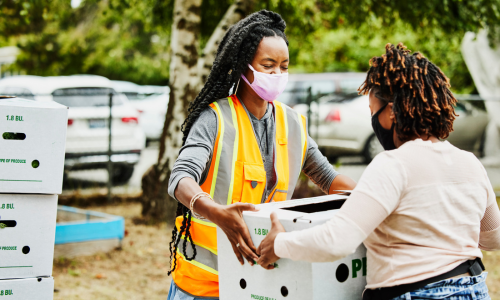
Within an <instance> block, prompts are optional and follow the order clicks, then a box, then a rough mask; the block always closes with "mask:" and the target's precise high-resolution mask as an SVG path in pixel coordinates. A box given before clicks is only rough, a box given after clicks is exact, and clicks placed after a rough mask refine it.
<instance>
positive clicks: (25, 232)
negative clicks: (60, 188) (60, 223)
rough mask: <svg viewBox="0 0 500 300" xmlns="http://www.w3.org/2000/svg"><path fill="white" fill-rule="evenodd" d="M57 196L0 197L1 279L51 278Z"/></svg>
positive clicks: (21, 195)
mask: <svg viewBox="0 0 500 300" xmlns="http://www.w3.org/2000/svg"><path fill="white" fill-rule="evenodd" d="M56 216H57V195H27V194H0V236H1V239H0V279H10V278H25V277H40V276H51V275H52V261H53V257H54V240H55V231H56Z"/></svg>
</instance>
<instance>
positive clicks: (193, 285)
mask: <svg viewBox="0 0 500 300" xmlns="http://www.w3.org/2000/svg"><path fill="white" fill-rule="evenodd" d="M210 107H211V108H212V109H213V110H214V111H215V113H216V115H217V128H218V130H217V138H216V141H215V144H214V150H213V155H212V159H211V161H210V164H209V166H210V167H209V168H210V169H209V170H208V173H207V176H206V178H205V179H204V181H203V183H202V184H201V185H200V186H201V188H202V190H203V191H204V192H206V193H209V194H210V195H211V196H212V197H213V199H214V201H216V202H217V203H219V204H222V205H229V204H231V203H235V202H245V203H253V204H259V203H262V202H270V201H284V200H289V199H290V198H291V197H292V194H293V191H294V189H295V185H296V183H297V180H298V178H299V175H300V172H301V171H302V166H303V164H304V159H305V155H306V150H307V131H306V128H307V127H306V125H307V124H306V118H305V117H304V116H302V115H300V114H298V113H297V112H296V111H294V110H292V109H291V108H290V107H288V106H286V105H284V104H282V103H280V102H277V101H274V118H275V125H276V126H275V127H276V138H275V142H274V168H275V171H276V175H277V178H276V183H275V186H274V187H273V189H272V192H271V193H270V194H269V195H268V196H267V197H266V198H264V195H265V193H266V190H267V189H266V181H267V177H266V171H265V169H264V162H263V161H262V154H261V152H260V148H259V145H258V143H257V138H256V137H255V133H254V130H253V125H252V121H251V118H250V116H249V115H248V113H247V112H246V111H245V108H244V107H243V105H242V104H241V103H240V101H239V100H238V98H237V97H236V96H235V95H232V96H231V97H228V98H225V99H220V100H217V101H216V102H214V103H212V104H210ZM182 220H183V217H182V216H181V217H178V218H177V220H176V227H177V230H178V231H179V228H180V227H181V226H182ZM190 232H191V237H192V238H193V243H194V244H195V245H196V253H197V254H196V257H195V259H194V260H192V261H188V260H187V259H186V258H185V257H184V255H183V254H182V253H184V252H183V245H184V241H181V243H180V244H179V248H178V251H179V252H178V253H177V260H178V265H177V268H176V270H175V271H174V273H173V278H174V281H175V283H176V285H177V286H178V287H179V288H181V289H182V290H184V291H186V292H188V293H190V294H192V295H196V296H200V297H217V296H218V273H217V232H216V226H215V224H213V223H211V222H207V221H203V220H198V219H196V218H194V217H193V218H192V223H191V227H190ZM182 238H183V239H185V237H184V236H183V237H182ZM186 254H187V255H188V257H192V254H193V249H192V247H191V245H190V241H187V245H186ZM197 272H199V273H197ZM215 287H217V288H215Z"/></svg>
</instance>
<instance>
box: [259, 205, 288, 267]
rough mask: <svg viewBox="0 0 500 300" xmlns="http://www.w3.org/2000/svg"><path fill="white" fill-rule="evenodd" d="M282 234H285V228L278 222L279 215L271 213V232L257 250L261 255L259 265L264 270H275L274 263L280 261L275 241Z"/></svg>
mask: <svg viewBox="0 0 500 300" xmlns="http://www.w3.org/2000/svg"><path fill="white" fill-rule="evenodd" d="M280 232H285V228H283V225H281V223H280V221H279V220H278V215H277V214H276V213H275V212H273V213H271V230H270V231H269V233H268V234H267V236H266V238H265V239H264V240H263V241H262V242H261V243H260V245H259V248H258V249H257V255H260V258H259V259H258V260H257V263H258V264H259V265H261V266H262V267H263V268H264V269H267V270H272V269H274V263H275V262H276V261H277V260H278V259H280V258H279V257H278V256H277V255H276V253H275V252H274V240H275V239H276V236H277V235H278V233H280Z"/></svg>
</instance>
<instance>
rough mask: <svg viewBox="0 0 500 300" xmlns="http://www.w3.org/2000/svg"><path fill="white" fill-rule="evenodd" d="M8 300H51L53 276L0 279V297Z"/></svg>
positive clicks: (52, 296) (52, 295)
mask: <svg viewBox="0 0 500 300" xmlns="http://www.w3.org/2000/svg"><path fill="white" fill-rule="evenodd" d="M2 296H8V298H6V299H9V300H28V299H33V300H34V299H36V300H52V299H53V298H54V278H52V277H40V278H24V279H9V280H7V279H6V280H0V297H2Z"/></svg>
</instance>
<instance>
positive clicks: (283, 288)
mask: <svg viewBox="0 0 500 300" xmlns="http://www.w3.org/2000/svg"><path fill="white" fill-rule="evenodd" d="M281 295H283V297H286V296H288V289H287V288H286V286H282V287H281Z"/></svg>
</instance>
